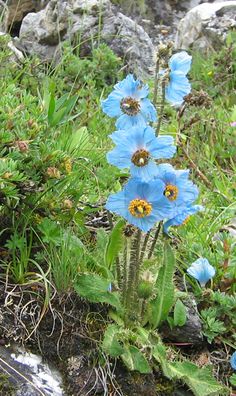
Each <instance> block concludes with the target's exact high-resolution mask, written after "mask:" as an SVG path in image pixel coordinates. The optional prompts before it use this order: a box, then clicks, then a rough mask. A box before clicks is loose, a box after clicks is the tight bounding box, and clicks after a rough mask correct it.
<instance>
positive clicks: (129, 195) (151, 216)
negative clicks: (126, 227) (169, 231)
mask: <svg viewBox="0 0 236 396" xmlns="http://www.w3.org/2000/svg"><path fill="white" fill-rule="evenodd" d="M164 188H165V185H164V183H163V182H162V181H161V180H158V179H156V180H151V181H149V182H144V181H142V180H140V179H137V178H134V179H130V180H129V181H128V183H127V184H126V185H125V186H124V189H123V190H122V191H119V192H118V193H116V194H112V195H110V197H109V198H108V200H107V203H106V209H108V210H110V211H111V212H114V213H116V214H118V215H121V216H123V217H124V218H125V219H126V220H127V221H128V222H129V223H130V224H132V225H134V226H136V227H138V228H139V229H140V230H142V231H144V232H147V231H149V230H150V229H151V228H152V227H153V226H154V225H155V223H156V222H157V221H159V220H163V219H165V218H169V217H171V215H172V208H171V205H170V203H169V202H168V201H166V199H164V198H165V197H164V195H163V192H164Z"/></svg>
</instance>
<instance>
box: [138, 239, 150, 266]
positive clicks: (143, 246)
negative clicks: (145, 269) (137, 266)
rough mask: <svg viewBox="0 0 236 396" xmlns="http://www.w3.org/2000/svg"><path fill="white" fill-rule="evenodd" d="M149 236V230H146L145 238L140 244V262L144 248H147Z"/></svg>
mask: <svg viewBox="0 0 236 396" xmlns="http://www.w3.org/2000/svg"><path fill="white" fill-rule="evenodd" d="M149 237H150V231H148V232H147V233H146V235H145V238H144V241H143V245H142V248H141V253H140V263H142V261H143V258H144V255H145V252H146V248H147V244H148V240H149Z"/></svg>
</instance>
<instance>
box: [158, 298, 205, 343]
mask: <svg viewBox="0 0 236 396" xmlns="http://www.w3.org/2000/svg"><path fill="white" fill-rule="evenodd" d="M183 303H184V305H185V307H186V309H187V321H186V323H185V325H184V326H181V327H180V326H176V327H173V329H170V327H169V326H168V325H166V324H164V325H163V326H162V328H161V333H162V336H163V337H164V338H166V339H168V340H170V341H172V342H176V343H190V344H193V345H198V344H201V343H202V342H203V336H202V324H201V320H200V316H199V313H198V309H197V304H196V301H195V298H194V296H191V295H189V297H188V298H187V299H185V300H184V301H183Z"/></svg>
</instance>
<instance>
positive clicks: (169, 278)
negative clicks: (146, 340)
mask: <svg viewBox="0 0 236 396" xmlns="http://www.w3.org/2000/svg"><path fill="white" fill-rule="evenodd" d="M174 270H175V257H174V254H173V252H172V250H171V248H170V246H169V245H168V244H167V243H166V244H165V248H164V257H163V265H162V267H161V269H160V271H159V274H158V278H157V281H156V289H157V297H156V298H155V299H154V300H153V301H151V302H150V308H151V312H150V318H149V322H150V323H151V324H152V326H153V327H154V328H156V327H158V326H159V325H160V323H161V322H162V321H163V320H165V319H166V318H167V316H168V313H169V311H170V309H171V307H172V305H173V303H174V283H173V276H174Z"/></svg>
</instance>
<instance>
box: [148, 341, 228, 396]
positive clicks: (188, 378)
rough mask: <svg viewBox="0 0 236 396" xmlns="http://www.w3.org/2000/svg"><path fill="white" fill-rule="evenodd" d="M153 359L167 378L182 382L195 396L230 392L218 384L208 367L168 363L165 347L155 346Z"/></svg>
mask: <svg viewBox="0 0 236 396" xmlns="http://www.w3.org/2000/svg"><path fill="white" fill-rule="evenodd" d="M153 357H154V358H155V359H156V360H157V361H158V363H160V365H161V368H162V371H163V373H164V375H165V376H166V377H168V378H169V379H173V380H176V379H178V380H181V381H182V382H184V383H185V384H187V385H188V387H189V388H190V389H191V390H192V392H193V394H194V395H195V396H224V395H228V394H229V390H228V389H227V388H226V387H224V386H223V385H221V384H220V383H218V382H217V381H216V380H215V378H214V377H213V375H212V373H211V370H210V369H209V368H208V367H204V368H199V367H197V366H196V365H195V364H193V363H191V362H168V360H167V356H166V350H165V347H164V346H163V345H157V346H155V348H154V350H153Z"/></svg>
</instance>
